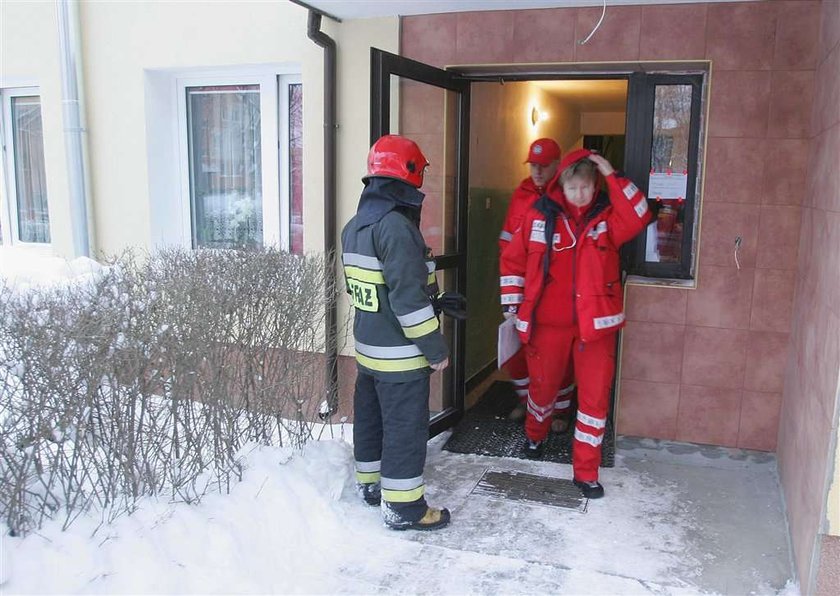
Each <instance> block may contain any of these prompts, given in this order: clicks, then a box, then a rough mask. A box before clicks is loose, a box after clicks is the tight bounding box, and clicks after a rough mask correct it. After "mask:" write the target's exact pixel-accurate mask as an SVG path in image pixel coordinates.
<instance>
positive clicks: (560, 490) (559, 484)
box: [470, 470, 589, 513]
mask: <svg viewBox="0 0 840 596" xmlns="http://www.w3.org/2000/svg"><path fill="white" fill-rule="evenodd" d="M470 494H473V495H480V496H484V497H491V498H496V499H506V500H509V501H526V502H529V503H536V504H538V505H549V506H550V507H562V508H564V509H573V510H574V511H579V512H580V513H586V508H587V507H588V505H589V499H587V498H586V497H584V496H583V495H582V494H581V492H580V490H579V489H578V487H576V486H575V485H574V483H573V482H572V481H571V480H568V479H566V478H551V477H549V476H537V475H536V474H526V473H524V472H499V471H496V470H487V471H485V472H484V475H483V476H482V477H481V479H480V480H479V481H478V484H476V485H475V487H473V489H472V491H470Z"/></svg>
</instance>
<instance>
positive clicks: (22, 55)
mask: <svg viewBox="0 0 840 596" xmlns="http://www.w3.org/2000/svg"><path fill="white" fill-rule="evenodd" d="M0 87H4V88H8V87H38V88H39V92H40V95H41V117H42V120H43V127H44V160H45V162H46V176H47V201H48V205H49V213H50V236H51V239H52V248H53V250H54V251H55V252H56V253H57V254H71V253H72V250H73V238H72V236H71V229H70V200H69V194H68V190H67V165H66V160H65V151H64V125H63V122H62V113H61V106H62V104H61V71H60V64H59V50H58V27H57V21H56V12H55V6H54V4H53V3H52V2H37V3H36V2H20V1H16V0H3V1H2V2H0ZM2 161H3V164H2V167H4V168H5V167H6V161H5V159H4V160H2ZM9 200H10V197H8V196H7V189H6V187H5V185H3V184H0V209H7V206H8V203H7V201H9ZM4 232H5V230H4Z"/></svg>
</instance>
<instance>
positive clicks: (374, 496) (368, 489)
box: [356, 482, 382, 507]
mask: <svg viewBox="0 0 840 596" xmlns="http://www.w3.org/2000/svg"><path fill="white" fill-rule="evenodd" d="M356 491H357V492H358V493H359V496H360V497H362V499H364V501H365V503H367V504H368V505H370V506H371V507H379V503H380V502H381V501H382V489H381V488H380V486H379V483H378V482H370V483H364V484H363V483H361V482H357V483H356Z"/></svg>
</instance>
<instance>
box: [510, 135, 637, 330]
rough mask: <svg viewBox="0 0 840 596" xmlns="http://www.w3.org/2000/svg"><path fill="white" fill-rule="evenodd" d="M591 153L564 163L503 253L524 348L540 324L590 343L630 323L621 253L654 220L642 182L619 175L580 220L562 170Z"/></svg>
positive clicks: (568, 158)
mask: <svg viewBox="0 0 840 596" xmlns="http://www.w3.org/2000/svg"><path fill="white" fill-rule="evenodd" d="M590 153H591V152H590V151H589V150H587V149H580V150H577V151H573V152H571V153H569V154H568V155H567V156H566V157H565V158H564V159H563V161H562V162H561V163H560V167H559V168H558V169H557V174H556V175H555V176H554V178H552V180H551V181H550V182H549V183H548V186H547V189H546V194H545V195H544V196H543V197H541V198H540V199H539V200H538V201H537V202H536V203H534V206H533V207H532V208H531V209H529V210H528V212H527V213H526V215H525V217H524V218H523V220H522V225H521V226H520V228H519V230H518V231H517V232H516V233H515V234H513V237H512V238H511V241H510V243H509V244H508V246H507V247H506V248H505V250H504V251H503V252H502V257H501V263H500V270H501V279H500V284H501V292H502V296H501V300H502V305H503V306H505V307H512V306H515V307H517V310H518V313H517V317H518V321H517V324H516V328H517V330H518V331H519V334H520V337H521V339H522V342H523V343H528V341H529V339H530V337H531V333H532V332H533V328H534V325H549V326H555V327H577V329H578V333H579V336H580V339H581V341H584V342H586V341H594V340H597V339H601V338H602V337H606V336H608V335H610V334H612V333H615V332H616V331H617V330H618V329H620V328H621V327H623V326H624V312H623V307H624V305H623V301H624V296H623V292H622V287H621V277H620V266H619V254H618V249H619V248H620V247H621V245H622V244H624V243H625V242H627V241H628V240H631V239H632V238H633V237H634V236H636V234H638V233H639V232H641V231H642V230H643V229H644V228H645V226H647V224H648V223H649V222H650V218H651V216H650V212H649V211H648V205H647V199H645V196H644V195H643V194H642V192H641V191H640V190H639V189H638V188H636V185H635V184H633V183H632V182H631V181H630V180H628V179H626V178H620V177H618V176H617V175H616V174H614V173H613V174H610V175H609V176H607V177H606V186H607V188H606V192H603V191H601V192H599V190H598V189H597V188H596V194H595V198H594V199H593V200H592V203H590V204H589V206H588V208H587V209H586V210H585V211H584V213H583V215H582V216H581V217H580V220H579V221H576V220H575V218H574V217H573V215H572V214H573V213H574V211H573V209H574V207H573V206H571V205H569V204H568V203H567V201H566V197H565V196H564V195H563V187H562V186H561V185H560V173H561V172H562V171H563V170H564V169H566V168H567V167H569V166H570V165H572V164H574V163H575V162H577V161H579V160H581V159H585V158H586V157H587V156H589V155H590ZM552 221H553V223H551V222H552ZM552 227H553V232H552V230H551V228H552ZM546 228H548V229H546ZM549 234H551V235H550V240H549V239H548V238H547V237H548V236H549ZM549 247H550V252H547V251H548V249H549Z"/></svg>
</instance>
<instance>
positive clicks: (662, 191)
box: [648, 172, 688, 199]
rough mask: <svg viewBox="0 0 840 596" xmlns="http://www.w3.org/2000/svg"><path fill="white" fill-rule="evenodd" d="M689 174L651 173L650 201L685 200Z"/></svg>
mask: <svg viewBox="0 0 840 596" xmlns="http://www.w3.org/2000/svg"><path fill="white" fill-rule="evenodd" d="M687 187H688V174H677V173H676V172H671V173H668V172H651V174H650V178H648V198H649V199H685V191H686V188H687Z"/></svg>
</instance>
